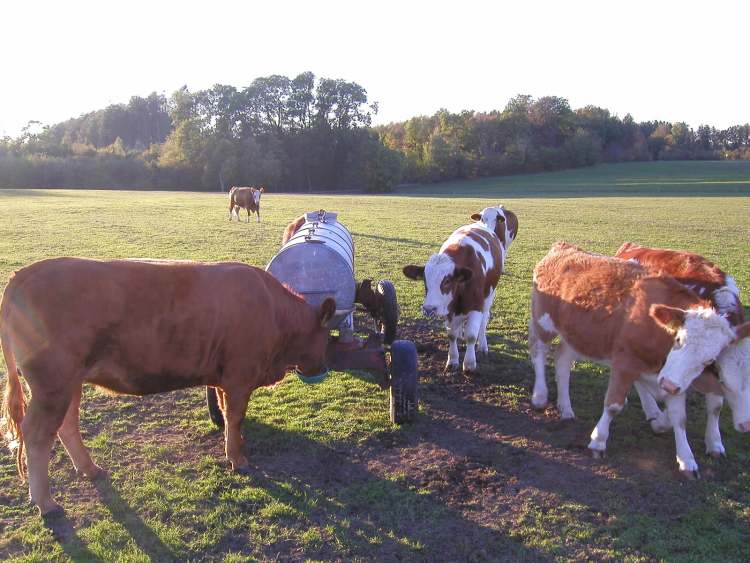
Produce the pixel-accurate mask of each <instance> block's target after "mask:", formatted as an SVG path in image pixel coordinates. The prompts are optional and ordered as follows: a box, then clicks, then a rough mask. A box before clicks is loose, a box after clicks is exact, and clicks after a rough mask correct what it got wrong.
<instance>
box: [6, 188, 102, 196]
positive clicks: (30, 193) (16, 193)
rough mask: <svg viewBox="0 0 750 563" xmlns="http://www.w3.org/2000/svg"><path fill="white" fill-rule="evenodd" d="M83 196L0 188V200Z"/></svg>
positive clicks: (66, 192) (29, 189)
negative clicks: (7, 198) (3, 198)
mask: <svg viewBox="0 0 750 563" xmlns="http://www.w3.org/2000/svg"><path fill="white" fill-rule="evenodd" d="M85 195H86V194H85V193H82V194H78V193H73V192H72V191H71V190H66V191H65V193H61V192H57V191H55V190H53V189H49V188H27V189H15V188H12V189H11V188H7V189H4V188H0V198H2V197H81V196H85ZM87 197H88V196H87Z"/></svg>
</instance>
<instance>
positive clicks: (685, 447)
mask: <svg viewBox="0 0 750 563" xmlns="http://www.w3.org/2000/svg"><path fill="white" fill-rule="evenodd" d="M665 401H666V403H667V413H668V414H669V420H670V421H671V422H672V429H673V430H674V441H675V446H676V449H677V465H679V467H680V472H682V474H683V475H685V476H686V477H690V478H695V477H698V476H699V474H698V464H697V463H696V461H695V457H694V456H693V451H692V450H691V449H690V444H688V439H687V431H686V430H685V424H686V420H687V417H686V415H685V393H679V394H677V395H668V396H667V398H666V399H665Z"/></svg>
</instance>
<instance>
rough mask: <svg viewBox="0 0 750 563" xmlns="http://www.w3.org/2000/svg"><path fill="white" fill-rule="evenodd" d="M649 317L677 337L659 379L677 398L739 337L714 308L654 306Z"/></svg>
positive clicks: (660, 383) (663, 387)
mask: <svg viewBox="0 0 750 563" xmlns="http://www.w3.org/2000/svg"><path fill="white" fill-rule="evenodd" d="M649 314H650V315H651V317H652V318H653V319H654V320H655V321H656V322H657V323H658V324H659V325H661V327H662V328H664V329H665V330H667V331H668V332H670V333H671V334H672V335H673V336H674V344H673V345H672V349H671V350H670V351H669V354H667V359H666V361H665V362H664V366H663V367H662V368H661V370H660V371H659V376H658V381H659V385H660V386H661V388H662V389H664V390H665V391H667V392H668V393H671V394H673V395H674V394H677V393H680V392H681V391H685V390H686V389H687V388H688V387H689V386H690V384H691V383H692V382H693V380H694V379H695V378H696V377H698V376H699V375H700V374H701V373H702V372H703V368H705V367H706V366H707V365H708V364H710V363H712V362H714V361H715V360H716V358H717V357H718V356H719V354H720V353H721V351H722V350H723V349H724V348H726V346H727V345H728V344H729V343H730V342H732V341H733V340H735V338H736V334H735V331H734V330H733V329H732V327H731V326H730V325H729V321H727V319H726V318H725V317H724V316H722V315H719V314H717V313H716V311H715V310H713V309H711V308H703V307H698V308H695V309H678V308H676V307H669V306H667V305H651V308H650V310H649Z"/></svg>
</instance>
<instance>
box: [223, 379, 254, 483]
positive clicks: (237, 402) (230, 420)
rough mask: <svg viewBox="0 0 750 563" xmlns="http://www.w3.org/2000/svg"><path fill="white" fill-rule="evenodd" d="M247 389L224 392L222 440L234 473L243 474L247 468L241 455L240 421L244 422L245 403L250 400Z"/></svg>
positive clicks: (245, 459)
mask: <svg viewBox="0 0 750 563" xmlns="http://www.w3.org/2000/svg"><path fill="white" fill-rule="evenodd" d="M250 393H251V391H250V390H249V389H245V388H239V389H230V390H229V391H225V392H224V439H225V445H226V454H227V459H228V460H229V461H230V463H231V464H232V469H233V470H234V471H239V472H243V471H246V470H247V468H248V463H247V458H246V457H245V454H244V453H243V445H244V444H243V441H242V421H243V420H245V412H246V411H247V403H248V401H249V400H250Z"/></svg>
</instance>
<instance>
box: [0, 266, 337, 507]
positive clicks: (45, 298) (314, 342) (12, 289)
mask: <svg viewBox="0 0 750 563" xmlns="http://www.w3.org/2000/svg"><path fill="white" fill-rule="evenodd" d="M335 309H336V304H335V302H334V300H333V299H326V300H325V301H324V302H323V304H322V305H321V306H320V307H319V308H315V307H312V306H311V305H308V304H307V303H306V302H305V301H304V300H303V299H302V298H301V297H299V296H298V295H296V294H295V293H293V292H291V291H290V290H288V289H287V288H285V287H284V286H282V285H281V283H279V282H278V281H277V280H276V279H275V278H273V277H272V276H271V275H270V274H267V273H266V272H264V271H263V270H260V269H258V268H254V267H252V266H248V265H245V264H237V263H216V264H202V263H195V262H167V261H164V262H160V261H145V260H143V261H142V260H115V261H110V262H100V261H96V260H85V259H80V258H58V259H52V260H44V261H42V262H37V263H35V264H32V265H30V266H28V267H26V268H23V269H21V270H19V271H18V272H16V273H15V275H14V276H13V277H12V278H11V279H10V281H9V282H8V286H7V287H6V289H5V293H4V294H3V298H2V304H1V305H0V343H1V344H2V349H3V353H4V356H5V362H6V364H7V366H8V378H7V387H6V391H5V403H4V410H3V413H4V422H5V425H6V430H7V431H9V434H10V438H11V439H12V440H14V441H15V442H17V443H18V444H19V446H18V449H17V452H16V453H17V456H16V462H17V465H18V469H19V473H21V475H22V477H23V473H24V471H23V469H24V468H23V449H24V447H25V449H26V465H27V469H28V480H29V490H30V494H31V499H32V500H33V502H34V503H35V504H36V505H37V506H38V507H39V510H40V511H41V513H42V514H46V513H49V512H51V511H54V510H57V509H59V508H60V507H59V505H57V504H56V503H55V501H54V500H53V499H52V496H51V495H50V489H49V475H48V465H49V458H50V451H51V449H52V446H53V443H54V440H55V435H57V436H58V437H59V438H60V440H61V441H62V443H63V445H64V446H65V449H66V450H67V452H68V455H69V456H70V458H71V460H72V461H73V464H74V465H75V467H76V470H78V471H79V472H82V473H83V474H84V475H86V476H88V477H95V476H96V475H98V474H99V473H100V471H101V469H100V468H99V467H98V466H97V465H96V464H95V463H94V462H93V461H92V459H91V457H90V455H89V452H88V451H87V450H86V448H85V446H84V445H83V442H82V441H81V435H80V432H79V421H78V405H79V402H80V399H81V386H82V385H83V384H84V383H90V384H93V385H96V386H99V387H102V388H104V389H107V390H110V391H113V392H115V393H127V394H132V395H148V394H151V393H161V392H164V391H171V390H175V389H184V388H187V387H198V386H213V387H216V388H217V389H218V390H219V391H220V392H219V393H218V395H219V402H220V405H221V409H222V411H223V413H224V419H225V443H226V456H227V458H228V459H229V461H230V462H231V465H232V468H233V469H234V470H235V471H239V472H245V471H247V469H248V461H247V459H246V458H245V455H244V454H243V452H242V437H241V435H240V426H241V424H242V421H243V419H244V417H245V410H246V408H247V403H248V400H249V398H250V394H251V392H252V391H253V390H254V389H256V388H258V387H261V386H264V385H271V384H273V383H276V382H277V381H279V380H280V379H281V378H283V377H284V374H285V372H286V370H287V368H289V367H291V366H297V369H298V370H299V371H300V373H302V374H303V375H315V374H320V373H322V372H324V371H325V354H326V347H327V342H328V329H327V328H326V323H327V322H328V321H329V319H330V318H331V317H332V316H333V314H334V312H335ZM19 374H21V375H23V377H24V379H25V380H26V382H27V384H28V387H29V389H30V390H31V399H30V402H29V405H28V409H25V407H24V401H25V400H24V393H23V391H22V388H21V384H20V381H19Z"/></svg>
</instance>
